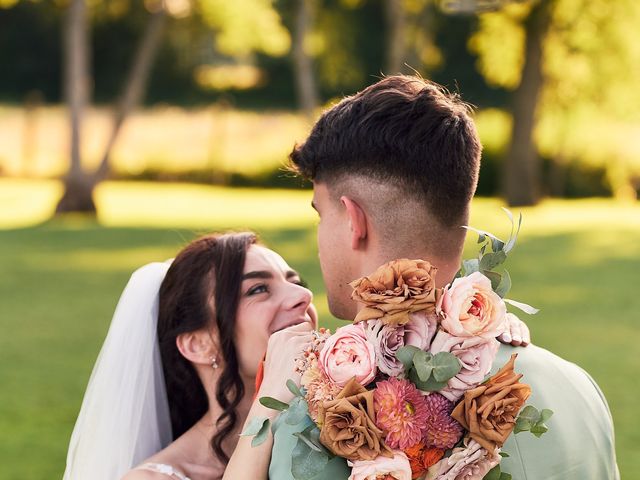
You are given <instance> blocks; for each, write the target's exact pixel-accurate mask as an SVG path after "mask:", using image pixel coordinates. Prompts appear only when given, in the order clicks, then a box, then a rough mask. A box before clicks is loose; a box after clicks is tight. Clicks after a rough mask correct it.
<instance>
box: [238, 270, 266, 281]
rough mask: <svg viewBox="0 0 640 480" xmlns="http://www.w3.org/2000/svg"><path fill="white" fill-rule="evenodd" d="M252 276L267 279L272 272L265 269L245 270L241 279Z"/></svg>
mask: <svg viewBox="0 0 640 480" xmlns="http://www.w3.org/2000/svg"><path fill="white" fill-rule="evenodd" d="M252 278H262V279H267V280H268V279H271V278H273V274H272V273H271V272H269V271H267V270H255V271H253V272H247V273H245V274H244V275H242V280H249V279H252Z"/></svg>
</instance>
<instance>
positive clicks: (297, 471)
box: [291, 425, 332, 480]
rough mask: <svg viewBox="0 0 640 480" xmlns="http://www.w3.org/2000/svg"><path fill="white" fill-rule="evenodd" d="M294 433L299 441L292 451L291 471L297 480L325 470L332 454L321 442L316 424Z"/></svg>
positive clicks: (306, 479)
mask: <svg viewBox="0 0 640 480" xmlns="http://www.w3.org/2000/svg"><path fill="white" fill-rule="evenodd" d="M294 435H295V436H296V437H297V438H298V442H297V443H296V446H295V447H294V449H293V452H292V453H291V473H292V474H293V478H295V479H296V480H309V479H311V478H313V477H315V476H316V475H317V474H318V473H320V472H321V471H322V470H323V468H324V467H325V466H326V465H327V463H328V462H329V459H330V458H331V457H332V454H331V453H330V452H329V451H328V450H327V449H326V448H325V447H324V446H323V445H322V443H320V430H319V429H318V427H317V426H316V425H311V426H309V427H307V428H306V429H305V430H303V431H302V432H301V433H296V434H294Z"/></svg>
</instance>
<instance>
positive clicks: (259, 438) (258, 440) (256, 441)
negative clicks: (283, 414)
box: [251, 420, 269, 447]
mask: <svg viewBox="0 0 640 480" xmlns="http://www.w3.org/2000/svg"><path fill="white" fill-rule="evenodd" d="M268 434H269V420H267V421H266V422H264V423H263V424H262V427H260V430H258V433H257V434H256V436H255V437H253V440H251V446H252V447H257V446H258V445H262V444H263V443H264V441H265V440H266V439H267V436H268Z"/></svg>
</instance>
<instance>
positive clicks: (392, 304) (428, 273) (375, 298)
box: [350, 258, 442, 325]
mask: <svg viewBox="0 0 640 480" xmlns="http://www.w3.org/2000/svg"><path fill="white" fill-rule="evenodd" d="M437 271H438V269H437V268H436V267H434V266H433V265H431V264H430V263H429V262H426V261H424V260H409V259H407V258H403V259H400V260H393V261H391V262H388V263H385V264H384V265H382V266H381V267H380V268H378V269H377V270H376V271H375V272H373V273H372V274H371V275H369V276H367V277H362V278H360V279H358V280H355V281H353V282H351V283H350V285H351V286H352V287H353V292H352V293H351V298H352V299H354V300H355V301H357V302H359V303H362V304H364V308H363V309H362V310H360V311H359V312H358V314H357V315H356V318H355V319H354V321H353V322H354V323H358V322H361V321H363V320H373V319H382V321H383V322H384V323H385V324H391V325H403V324H405V323H407V322H408V321H409V314H410V313H412V312H418V311H420V310H429V311H434V310H435V305H436V303H437V301H438V298H439V297H440V294H441V293H442V291H441V290H439V289H437V288H436V284H435V275H436V272H437Z"/></svg>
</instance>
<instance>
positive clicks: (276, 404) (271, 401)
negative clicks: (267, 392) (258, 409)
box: [259, 397, 289, 412]
mask: <svg viewBox="0 0 640 480" xmlns="http://www.w3.org/2000/svg"><path fill="white" fill-rule="evenodd" d="M259 401H260V403H261V404H262V405H264V406H265V407H267V408H270V409H271V410H278V411H280V412H282V411H283V410H286V409H287V408H289V404H288V403H284V402H281V401H280V400H276V399H275V398H272V397H260V400H259Z"/></svg>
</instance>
